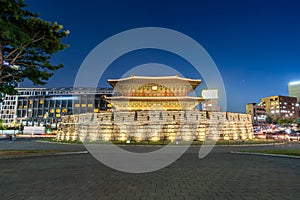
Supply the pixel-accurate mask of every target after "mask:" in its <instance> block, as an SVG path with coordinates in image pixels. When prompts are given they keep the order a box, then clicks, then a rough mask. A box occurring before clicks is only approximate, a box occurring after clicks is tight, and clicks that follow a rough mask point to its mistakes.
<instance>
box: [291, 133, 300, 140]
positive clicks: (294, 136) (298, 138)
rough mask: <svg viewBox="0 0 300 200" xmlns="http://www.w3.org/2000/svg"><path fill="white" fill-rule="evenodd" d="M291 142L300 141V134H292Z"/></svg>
mask: <svg viewBox="0 0 300 200" xmlns="http://www.w3.org/2000/svg"><path fill="white" fill-rule="evenodd" d="M290 141H300V133H294V134H290Z"/></svg>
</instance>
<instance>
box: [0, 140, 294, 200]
mask: <svg viewBox="0 0 300 200" xmlns="http://www.w3.org/2000/svg"><path fill="white" fill-rule="evenodd" d="M12 145H14V148H19V149H24V148H31V149H36V148H42V149H64V150H66V149H70V150H73V151H75V150H78V151H82V150H84V147H83V146H81V145H63V144H43V143H37V142H35V141H19V142H18V141H17V142H15V143H14V144H13V143H9V142H8V141H5V142H3V141H1V143H0V149H7V148H8V147H9V146H12ZM5 146H6V147H5ZM11 148H12V147H11ZM123 148H125V149H128V150H130V151H147V150H146V149H147V148H152V149H155V148H157V147H145V146H143V147H142V146H140V147H134V146H130V147H123ZM270 148H276V149H283V148H300V145H299V144H296V143H291V144H286V145H276V146H265V147H257V146H252V147H229V146H217V147H215V148H214V149H213V151H212V152H211V153H210V154H209V155H208V156H207V157H205V158H204V159H199V158H198V151H199V147H191V148H190V149H189V150H188V151H187V152H186V153H185V154H184V155H183V156H182V157H181V158H180V159H178V160H177V161H176V162H174V163H173V164H171V165H170V166H168V167H166V168H163V169H161V170H158V171H155V172H152V173H145V174H129V173H123V172H119V171H116V170H113V169H111V168H108V167H106V166H105V165H103V164H101V163H100V162H98V161H97V160H96V159H94V158H93V157H92V156H91V155H90V154H83V155H64V156H45V157H37V158H14V159H8V160H1V159H0V180H1V181H0V194H1V199H5V200H6V199H14V200H15V199H64V200H67V199H121V200H122V199H128V200H131V199H141V200H142V199H150V200H152V199H153V200H154V199H191V200H193V199H204V200H206V199H208V200H209V199H230V200H231V199H300V159H292V158H278V157H265V156H257V155H236V154H230V153H229V151H238V150H246V149H270Z"/></svg>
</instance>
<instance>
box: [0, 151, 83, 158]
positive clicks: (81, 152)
mask: <svg viewBox="0 0 300 200" xmlns="http://www.w3.org/2000/svg"><path fill="white" fill-rule="evenodd" d="M88 153H89V152H88V151H75V152H58V153H46V154H34V155H19V156H0V160H9V159H15V158H35V157H46V156H65V155H80V154H88Z"/></svg>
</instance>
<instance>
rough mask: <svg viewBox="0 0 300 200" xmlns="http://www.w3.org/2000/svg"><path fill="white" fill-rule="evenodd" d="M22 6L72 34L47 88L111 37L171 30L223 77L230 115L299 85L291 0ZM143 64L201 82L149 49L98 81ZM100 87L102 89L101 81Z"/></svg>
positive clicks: (299, 10) (298, 36)
mask: <svg viewBox="0 0 300 200" xmlns="http://www.w3.org/2000/svg"><path fill="white" fill-rule="evenodd" d="M25 2H26V3H28V4H29V6H28V9H29V10H31V11H33V12H37V13H40V16H41V18H42V19H44V20H48V21H51V22H55V21H57V22H58V23H59V24H62V25H63V26H64V27H65V28H66V29H69V30H70V32H71V34H70V35H69V37H68V38H67V39H65V40H64V43H66V44H70V48H68V49H66V50H65V51H63V52H60V53H58V54H55V56H53V58H52V61H53V63H63V64H64V66H65V67H64V68H63V69H60V70H59V71H57V72H56V73H55V75H54V76H53V77H52V78H51V79H50V80H49V82H48V85H47V87H64V86H73V84H74V79H75V76H76V73H77V71H78V69H79V67H80V65H81V63H82V62H83V60H84V59H85V57H86V56H87V55H88V54H89V52H90V51H91V50H92V49H93V48H95V47H96V46H97V45H98V44H99V43H100V42H102V41H104V40H105V39H107V38H108V37H110V36H113V35H115V34H117V33H119V32H122V31H125V30H128V29H133V28H139V27H164V28H169V29H174V30H176V31H179V32H182V33H184V34H186V35H188V36H190V37H191V38H193V39H194V40H196V41H197V42H198V43H200V44H201V45H202V46H203V47H204V48H205V49H206V51H207V52H208V53H209V54H210V56H211V57H212V59H213V60H214V62H215V63H216V65H217V67H218V69H219V71H220V73H221V75H222V78H223V81H224V83H225V89H226V95H227V110H228V111H234V112H245V104H246V103H250V102H259V101H260V99H261V98H262V97H266V96H270V95H288V89H287V84H288V82H289V81H295V80H300V1H297V0H288V1H287V0H282V1H276V0H274V1H271V0H269V1H267V0H265V1H261V0H252V1H246V0H243V1H241V0H236V1H233V0H223V1H222V0H206V1H201V0H199V1H188V0H186V1H158V0H151V1H141V0H139V1H121V0H120V1H115V0H107V1H101V0H100V1H96V0H95V1H92V0H85V1H61V0H43V1H36V0H25ZM147 63H161V64H164V65H168V66H170V67H172V68H174V69H176V70H178V71H179V72H180V73H181V74H182V75H184V76H185V77H188V78H197V79H202V77H201V75H200V74H199V73H196V72H195V70H194V69H193V66H192V65H190V63H188V62H187V61H186V60H184V59H182V58H180V57H178V56H177V55H174V54H171V53H168V52H165V51H161V50H152V49H146V50H138V51H134V52H131V53H128V54H126V55H123V56H121V57H119V58H118V59H117V60H115V62H113V63H112V64H111V65H110V67H109V68H108V70H107V71H106V73H105V78H104V79H106V78H120V77H121V76H123V74H124V73H126V72H127V71H128V70H129V69H130V68H132V67H135V66H138V65H142V64H147ZM145 75H147V74H145ZM164 75H165V74H164ZM170 75H175V74H170ZM21 86H29V84H28V83H27V82H26V83H23V84H22V85H21ZM99 86H102V87H108V84H107V83H106V80H100V82H99ZM204 86H205V83H203V86H202V87H204ZM199 88H200V89H201V87H199ZM199 88H198V90H197V92H200V89H199Z"/></svg>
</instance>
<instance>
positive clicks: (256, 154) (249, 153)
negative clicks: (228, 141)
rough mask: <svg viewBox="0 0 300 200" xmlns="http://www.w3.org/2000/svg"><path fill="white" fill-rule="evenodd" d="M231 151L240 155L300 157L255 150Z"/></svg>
mask: <svg viewBox="0 0 300 200" xmlns="http://www.w3.org/2000/svg"><path fill="white" fill-rule="evenodd" d="M229 153H231V154H238V155H255V156H270V157H280V158H296V159H300V156H293V155H284V154H270V153H254V152H240V151H230V152H229Z"/></svg>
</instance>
